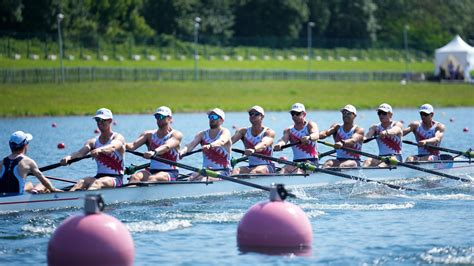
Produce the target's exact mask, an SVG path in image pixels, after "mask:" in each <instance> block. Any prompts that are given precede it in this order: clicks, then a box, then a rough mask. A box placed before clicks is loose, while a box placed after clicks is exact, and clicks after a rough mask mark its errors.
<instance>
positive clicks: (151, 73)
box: [0, 67, 430, 83]
mask: <svg viewBox="0 0 474 266" xmlns="http://www.w3.org/2000/svg"><path fill="white" fill-rule="evenodd" d="M410 75H414V73H410ZM416 75H425V74H424V73H418V74H416ZM427 75H430V74H427ZM198 77H199V80H206V81H210V80H237V81H245V80H328V81H400V80H401V79H403V78H404V77H405V73H403V72H382V71H377V72H348V71H337V72H330V71H310V72H308V71H285V70H199V72H198ZM190 80H195V72H194V70H193V69H160V68H148V69H146V68H96V67H92V68H85V67H80V68H65V81H66V82H91V81H190ZM0 82H2V83H58V82H61V69H60V68H39V69H0Z"/></svg>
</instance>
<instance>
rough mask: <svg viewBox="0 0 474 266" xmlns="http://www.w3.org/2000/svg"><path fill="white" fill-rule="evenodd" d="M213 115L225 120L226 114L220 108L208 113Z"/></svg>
mask: <svg viewBox="0 0 474 266" xmlns="http://www.w3.org/2000/svg"><path fill="white" fill-rule="evenodd" d="M211 113H214V114H216V115H218V116H220V117H221V118H222V120H225V113H224V111H222V109H219V108H214V109H212V110H209V111H207V114H208V115H210V114H211Z"/></svg>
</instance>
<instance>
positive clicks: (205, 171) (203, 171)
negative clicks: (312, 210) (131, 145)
mask: <svg viewBox="0 0 474 266" xmlns="http://www.w3.org/2000/svg"><path fill="white" fill-rule="evenodd" d="M127 152H129V153H131V154H134V155H137V156H140V157H143V155H144V154H143V153H141V152H137V151H129V150H127ZM151 159H152V160H155V161H159V162H162V163H166V164H169V165H174V166H177V167H179V168H183V169H187V170H190V171H193V172H197V173H199V174H200V175H203V176H210V177H215V178H220V179H223V180H227V181H230V182H234V183H238V184H241V185H245V186H249V187H253V188H258V189H261V190H265V191H270V187H265V186H261V185H258V184H254V183H250V182H247V181H243V180H240V179H236V178H232V177H228V176H225V175H221V174H219V173H217V172H214V171H212V170H209V169H199V168H196V167H193V166H190V165H186V164H182V163H178V162H173V161H170V160H167V159H163V158H160V157H158V156H156V155H153V156H152V157H151ZM288 195H289V196H291V197H295V195H293V194H291V193H289V194H288Z"/></svg>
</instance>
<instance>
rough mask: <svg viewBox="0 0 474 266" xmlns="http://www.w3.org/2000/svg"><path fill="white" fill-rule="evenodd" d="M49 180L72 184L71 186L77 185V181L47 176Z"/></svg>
mask: <svg viewBox="0 0 474 266" xmlns="http://www.w3.org/2000/svg"><path fill="white" fill-rule="evenodd" d="M45 177H46V178H47V179H51V180H57V181H61V182H66V183H71V184H76V183H77V181H73V180H69V179H64V178H59V177H52V176H45Z"/></svg>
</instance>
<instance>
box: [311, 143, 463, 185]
mask: <svg viewBox="0 0 474 266" xmlns="http://www.w3.org/2000/svg"><path fill="white" fill-rule="evenodd" d="M318 142H319V143H321V144H324V145H326V146H329V147H333V148H335V145H334V144H332V143H329V142H326V141H320V140H318ZM341 149H342V150H345V151H347V152H351V153H355V154H359V155H362V156H366V157H369V158H373V159H377V160H380V161H382V162H384V163H386V164H388V165H392V166H396V165H399V166H403V167H406V168H411V169H414V170H418V171H421V172H425V173H429V174H432V175H437V176H442V177H446V178H449V179H453V180H461V181H463V182H471V180H469V179H465V178H462V177H458V176H454V175H449V174H445V173H440V172H437V171H434V170H430V169H426V168H423V167H419V166H416V165H411V164H408V163H403V162H399V161H398V160H397V159H395V158H392V157H388V156H378V155H375V154H371V153H367V152H363V151H358V150H354V149H350V148H346V147H341Z"/></svg>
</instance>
